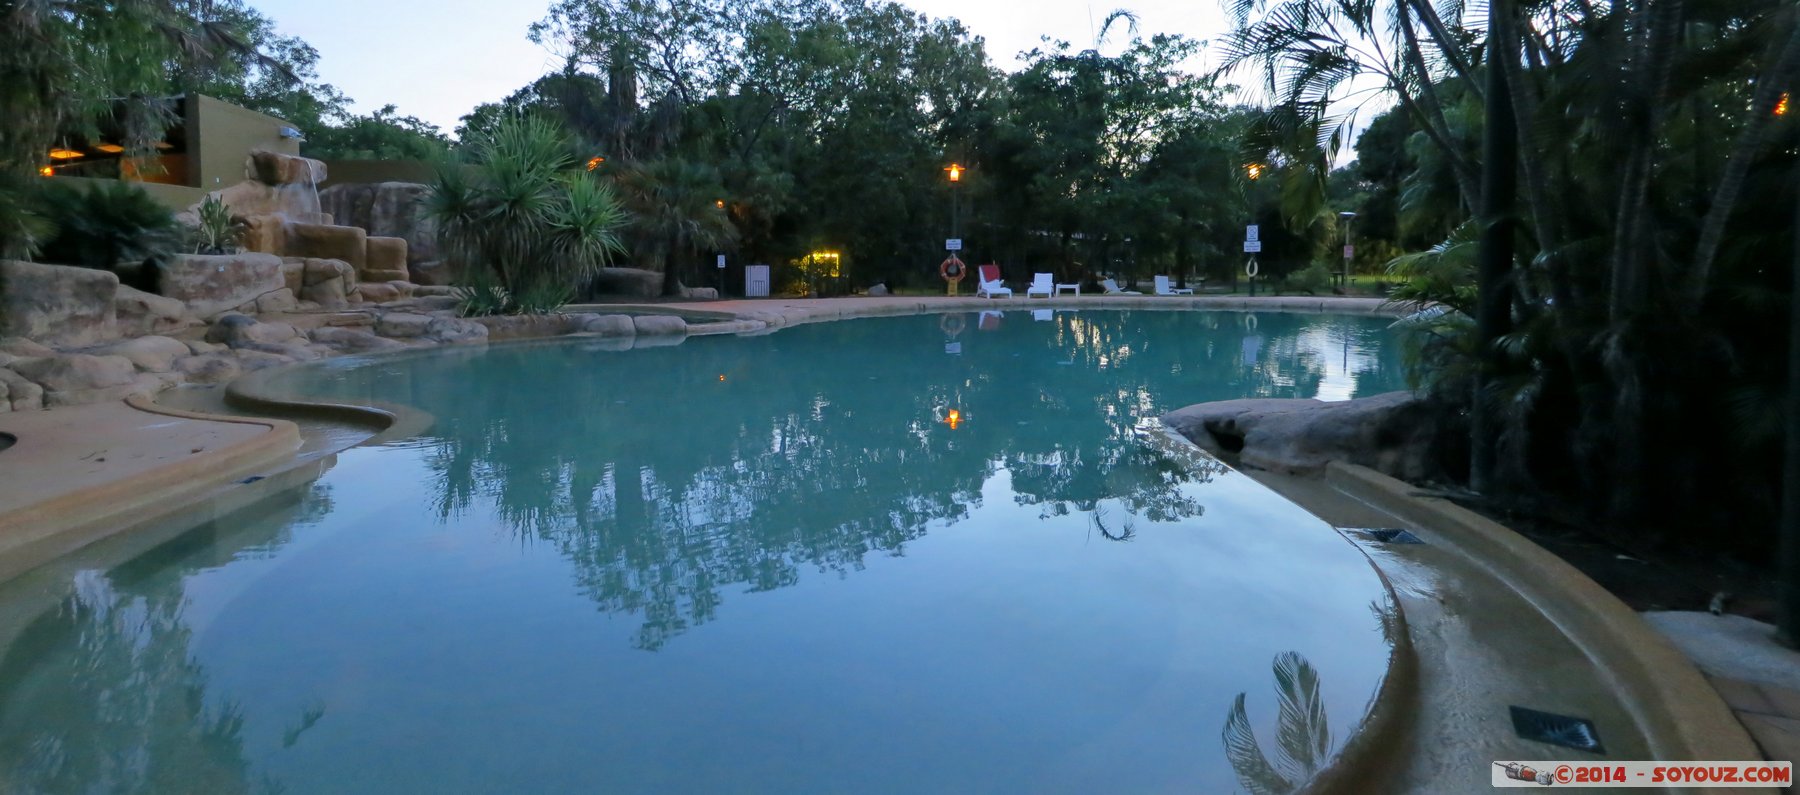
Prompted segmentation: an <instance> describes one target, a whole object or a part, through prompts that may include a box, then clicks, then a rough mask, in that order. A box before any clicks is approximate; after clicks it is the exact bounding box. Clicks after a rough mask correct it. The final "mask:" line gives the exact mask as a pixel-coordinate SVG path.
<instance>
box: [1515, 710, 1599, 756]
mask: <svg viewBox="0 0 1800 795" xmlns="http://www.w3.org/2000/svg"><path fill="white" fill-rule="evenodd" d="M1508 709H1511V710H1512V722H1513V731H1515V732H1518V734H1519V736H1520V737H1522V738H1524V739H1527V740H1535V741H1537V742H1540V743H1549V744H1551V745H1560V746H1562V747H1564V748H1573V749H1575V750H1577V751H1587V752H1589V753H1596V754H1604V753H1606V746H1604V745H1601V744H1600V732H1599V730H1597V729H1595V728H1594V722H1593V721H1591V720H1588V719H1587V718H1574V717H1570V716H1568V715H1558V714H1556V713H1554V712H1539V711H1537V710H1535V709H1526V708H1524V707H1508Z"/></svg>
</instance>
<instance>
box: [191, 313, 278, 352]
mask: <svg viewBox="0 0 1800 795" xmlns="http://www.w3.org/2000/svg"><path fill="white" fill-rule="evenodd" d="M299 334H300V332H299V331H297V330H295V328H294V327H293V326H291V325H289V324H287V323H259V322H257V321H256V319H255V318H252V317H249V316H248V315H241V314H238V313H235V312H233V313H229V314H226V315H222V316H220V317H219V319H218V320H216V321H214V322H213V324H212V327H211V328H209V329H207V330H206V341H207V342H212V343H218V344H221V345H225V346H228V347H231V348H252V349H254V348H256V347H258V346H268V345H282V344H284V343H287V342H288V341H290V340H292V339H294V338H295V337H296V336H299Z"/></svg>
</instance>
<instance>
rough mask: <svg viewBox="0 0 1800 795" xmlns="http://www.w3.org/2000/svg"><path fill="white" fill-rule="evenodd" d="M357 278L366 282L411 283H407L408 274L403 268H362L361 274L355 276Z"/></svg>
mask: <svg viewBox="0 0 1800 795" xmlns="http://www.w3.org/2000/svg"><path fill="white" fill-rule="evenodd" d="M357 278H358V279H361V280H363V281H367V282H395V283H399V284H411V283H412V282H409V281H407V278H408V274H407V272H406V269H405V268H401V269H400V270H376V269H374V268H364V269H363V271H362V273H359V274H357Z"/></svg>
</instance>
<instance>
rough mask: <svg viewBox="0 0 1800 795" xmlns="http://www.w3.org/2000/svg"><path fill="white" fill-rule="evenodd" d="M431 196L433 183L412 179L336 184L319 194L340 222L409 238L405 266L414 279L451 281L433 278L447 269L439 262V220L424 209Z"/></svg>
mask: <svg viewBox="0 0 1800 795" xmlns="http://www.w3.org/2000/svg"><path fill="white" fill-rule="evenodd" d="M430 195H431V188H430V186H428V185H420V184H417V183H412V182H380V183H360V184H344V185H333V186H331V187H330V188H328V189H326V190H325V191H324V192H322V193H320V194H319V201H320V206H321V208H322V209H323V210H324V211H325V212H328V213H331V215H332V217H334V218H336V219H337V222H338V223H340V224H345V225H348V226H355V227H361V228H362V229H365V230H368V233H369V234H371V235H375V236H379V237H392V238H399V239H401V240H404V241H406V268H404V269H405V270H409V271H412V273H413V278H412V279H411V281H415V282H418V283H420V284H449V283H450V282H449V279H447V278H445V279H441V280H434V278H435V277H434V275H433V272H436V273H441V272H442V271H444V270H445V269H444V268H443V267H441V264H440V263H441V261H442V259H443V256H442V255H441V254H439V253H438V234H437V223H436V222H435V221H433V220H431V218H430V217H428V216H427V214H426V212H425V200H426V199H427V198H428V197H429V196H430ZM420 276H425V277H426V278H419V277H420Z"/></svg>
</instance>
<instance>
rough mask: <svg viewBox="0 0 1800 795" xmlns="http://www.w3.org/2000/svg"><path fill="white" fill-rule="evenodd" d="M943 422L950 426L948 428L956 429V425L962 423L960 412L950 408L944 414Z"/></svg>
mask: <svg viewBox="0 0 1800 795" xmlns="http://www.w3.org/2000/svg"><path fill="white" fill-rule="evenodd" d="M944 424H945V425H948V426H950V430H953V431H954V430H956V426H958V425H961V424H962V412H960V411H957V410H956V409H951V410H950V413H949V414H947V415H945V416H944Z"/></svg>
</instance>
